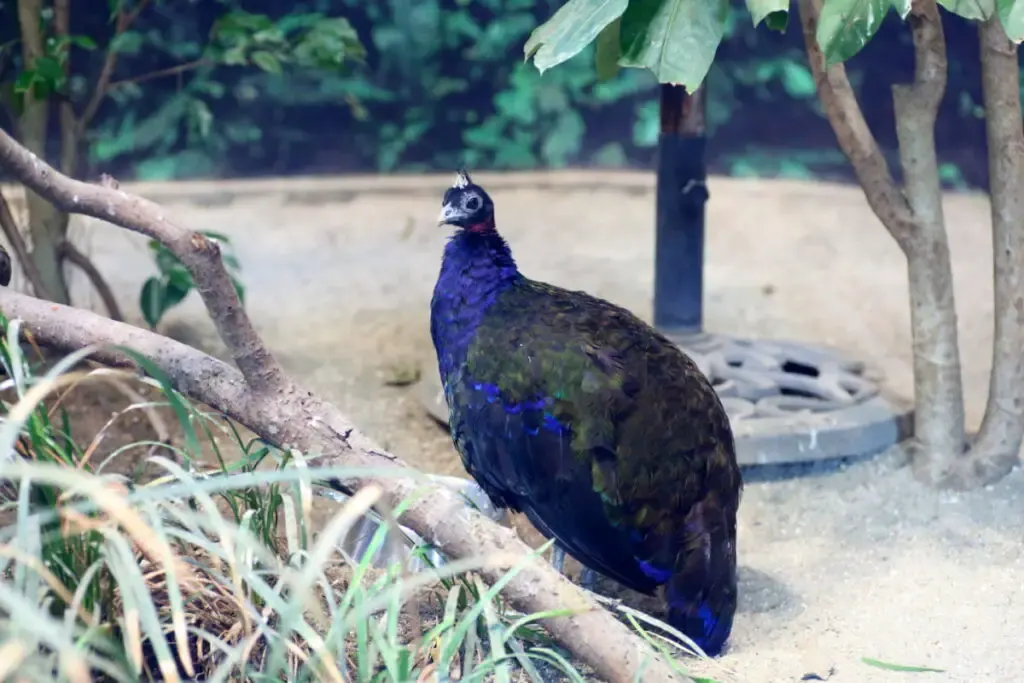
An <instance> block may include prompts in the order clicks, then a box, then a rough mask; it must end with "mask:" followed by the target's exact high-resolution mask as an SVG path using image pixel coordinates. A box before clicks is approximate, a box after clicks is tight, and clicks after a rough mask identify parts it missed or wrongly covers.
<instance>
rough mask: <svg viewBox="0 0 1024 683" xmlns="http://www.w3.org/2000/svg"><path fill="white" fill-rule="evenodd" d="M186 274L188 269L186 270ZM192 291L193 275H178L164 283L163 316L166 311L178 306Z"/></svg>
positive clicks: (161, 313) (161, 312)
mask: <svg viewBox="0 0 1024 683" xmlns="http://www.w3.org/2000/svg"><path fill="white" fill-rule="evenodd" d="M185 272H186V274H187V273H188V271H185ZM191 291H192V276H190V275H189V276H188V278H187V279H185V278H182V277H180V276H178V277H171V278H169V279H168V280H167V281H166V282H165V283H164V300H163V308H162V310H161V311H160V315H161V316H162V315H163V314H164V313H166V312H167V311H169V310H170V309H171V308H173V307H175V306H177V305H178V304H180V303H181V302H182V301H184V300H185V297H187V296H188V294H189V292H191Z"/></svg>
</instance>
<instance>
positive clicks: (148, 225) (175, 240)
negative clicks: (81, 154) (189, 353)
mask: <svg viewBox="0 0 1024 683" xmlns="http://www.w3.org/2000/svg"><path fill="white" fill-rule="evenodd" d="M0 165H2V166H5V167H7V168H8V169H9V170H10V171H11V172H12V173H13V174H14V175H15V176H17V177H18V179H19V180H21V181H22V182H23V183H24V184H25V185H26V186H27V187H28V188H29V189H31V190H33V191H35V192H36V193H38V194H39V195H42V196H44V197H46V198H47V199H48V200H50V201H51V202H53V204H54V205H55V206H56V207H57V208H59V209H60V210H61V211H66V212H69V213H81V214H85V215H86V216H92V217H94V218H98V219H100V220H104V221H107V222H109V223H113V224H115V225H119V226H121V227H122V228H126V229H128V230H131V231H133V232H137V233H140V234H142V235H146V236H147V237H150V238H152V239H155V240H157V241H158V242H161V243H163V244H164V245H166V246H167V248H168V249H170V250H171V252H172V253H173V254H174V255H175V256H177V257H178V259H179V260H180V261H181V262H182V264H184V266H185V267H186V268H188V269H189V271H190V272H191V273H192V276H193V279H194V280H195V284H196V289H197V290H198V291H199V294H200V296H202V298H203V302H204V303H205V304H206V308H207V309H208V310H209V312H210V317H211V318H212V319H213V322H214V324H215V325H216V326H217V332H218V334H219V335H220V337H221V338H222V339H223V340H224V343H225V344H226V345H227V347H228V350H229V351H230V352H231V354H232V357H233V358H234V360H235V363H236V364H237V365H238V369H239V370H241V371H242V374H243V375H245V378H246V381H247V382H249V384H250V385H251V386H252V387H253V389H255V390H257V391H259V390H263V389H277V390H280V389H283V388H285V387H286V385H288V384H289V382H287V381H286V379H285V377H284V373H283V371H282V370H281V368H280V366H279V365H278V364H277V361H276V360H275V359H274V357H273V356H272V355H271V353H270V351H269V350H268V349H267V348H266V346H265V345H264V344H263V340H262V339H260V337H259V335H258V334H256V330H255V328H254V327H253V325H252V321H251V320H249V316H248V315H247V314H246V312H245V309H244V308H243V307H242V304H241V302H240V301H239V300H238V294H237V293H236V292H235V288H234V286H233V284H232V282H231V277H230V276H229V275H228V272H227V270H226V269H225V268H224V264H223V262H222V261H221V258H220V248H219V247H218V246H217V243H216V242H215V241H213V240H210V239H207V238H206V237H204V236H203V235H202V234H200V233H198V232H195V231H194V230H189V229H187V228H183V227H181V226H179V225H177V224H175V223H173V222H172V221H171V220H170V219H169V218H168V217H167V216H165V215H164V211H163V210H162V209H161V208H160V207H159V206H157V205H156V204H154V203H152V202H150V201H148V200H146V199H143V198H142V197H136V196H134V195H129V194H128V193H127V192H124V191H123V190H117V189H113V188H108V187H100V186H98V185H90V184H88V183H83V182H80V181H77V180H73V179H71V178H68V177H66V176H63V175H61V174H60V173H58V172H57V171H56V170H54V169H53V168H52V167H51V166H49V165H48V164H46V162H44V161H42V160H41V159H39V158H38V157H36V156H35V155H34V154H32V153H31V152H29V151H28V150H26V149H24V148H23V147H21V146H20V145H18V143H17V142H15V141H14V140H13V139H12V138H11V137H10V136H9V135H8V134H7V133H5V132H4V131H0Z"/></svg>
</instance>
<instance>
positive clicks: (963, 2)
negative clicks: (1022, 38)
mask: <svg viewBox="0 0 1024 683" xmlns="http://www.w3.org/2000/svg"><path fill="white" fill-rule="evenodd" d="M939 4H940V5H942V6H943V7H945V8H946V9H947V10H948V11H950V12H952V13H953V14H956V15H957V16H961V17H963V18H964V19H970V20H972V21H984V20H985V19H988V18H989V17H991V16H992V14H993V13H994V12H995V11H996V5H995V2H994V0H939ZM1004 27H1005V25H1004Z"/></svg>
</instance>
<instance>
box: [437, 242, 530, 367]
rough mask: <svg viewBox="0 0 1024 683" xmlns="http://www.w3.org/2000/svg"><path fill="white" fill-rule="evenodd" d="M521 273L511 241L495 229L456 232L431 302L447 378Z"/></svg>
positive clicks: (445, 252)
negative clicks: (488, 310)
mask: <svg viewBox="0 0 1024 683" xmlns="http://www.w3.org/2000/svg"><path fill="white" fill-rule="evenodd" d="M521 277H522V276H521V275H520V274H519V269H518V268H517V267H516V262H515V259H513V258H512V252H511V251H510V250H509V248H508V244H507V243H506V242H505V240H504V239H502V237H501V235H499V234H498V233H497V232H496V231H494V230H493V229H492V230H486V231H470V230H459V231H458V232H456V233H455V235H454V236H452V238H451V240H449V242H448V244H447V245H446V246H445V250H444V258H443V260H442V261H441V273H440V275H439V276H438V278H437V284H436V285H435V286H434V296H433V299H432V300H431V303H430V333H431V336H432V337H433V340H434V347H435V349H436V350H437V356H438V362H439V364H440V370H441V375H442V379H443V378H444V377H445V376H446V375H447V373H448V372H449V371H450V370H452V369H454V368H455V367H458V366H459V365H461V364H462V363H463V361H464V360H465V358H466V352H467V350H468V349H469V345H470V343H471V342H472V340H473V335H474V333H475V332H476V329H477V328H478V327H479V326H480V323H481V322H482V321H483V318H484V314H485V313H486V312H487V309H488V308H490V306H491V304H493V303H494V301H495V300H496V299H497V298H498V295H500V294H501V293H502V292H504V291H505V290H507V289H508V288H509V287H511V286H512V285H513V284H514V283H515V282H516V280H518V279H519V278H521Z"/></svg>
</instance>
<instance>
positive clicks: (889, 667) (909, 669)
mask: <svg viewBox="0 0 1024 683" xmlns="http://www.w3.org/2000/svg"><path fill="white" fill-rule="evenodd" d="M860 661H862V662H864V663H865V664H867V665H868V666H873V667H875V668H877V669H885V670H886V671H902V672H905V673H935V674H941V673H945V671H946V670H945V669H932V668H930V667H927V666H904V665H902V664H890V663H889V662H883V661H882V660H880V659H872V658H871V657H861V658H860Z"/></svg>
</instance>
